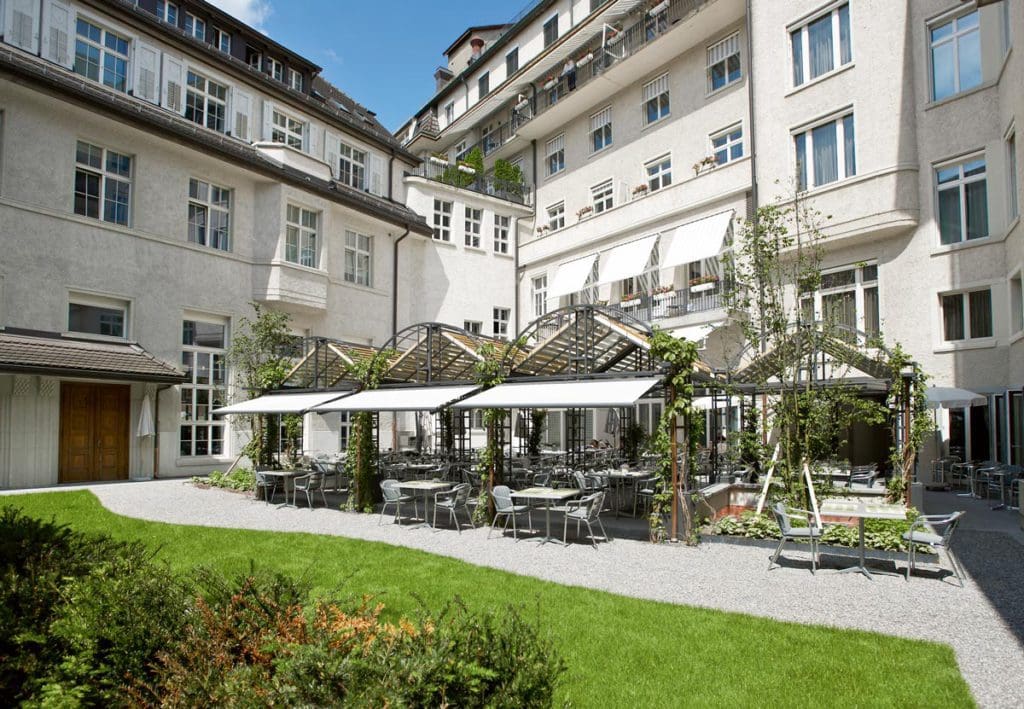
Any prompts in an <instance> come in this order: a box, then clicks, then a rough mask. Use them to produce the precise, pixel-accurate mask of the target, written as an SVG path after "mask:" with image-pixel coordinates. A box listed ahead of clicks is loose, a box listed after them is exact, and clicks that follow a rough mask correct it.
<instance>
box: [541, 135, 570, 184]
mask: <svg viewBox="0 0 1024 709" xmlns="http://www.w3.org/2000/svg"><path fill="white" fill-rule="evenodd" d="M544 169H545V170H546V171H547V174H548V177H550V176H551V175H556V174H558V173H559V172H561V171H562V170H564V169H565V134H564V133H563V134H562V135H559V136H555V137H554V138H552V139H551V140H549V141H548V142H547V143H546V144H545V146H544Z"/></svg>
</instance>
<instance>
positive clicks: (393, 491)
mask: <svg viewBox="0 0 1024 709" xmlns="http://www.w3.org/2000/svg"><path fill="white" fill-rule="evenodd" d="M398 485H399V483H398V481H397V480H382V481H381V483H380V490H381V492H382V493H383V494H384V505H383V506H382V507H381V508H380V519H378V520H377V526H378V527H379V526H380V525H382V524H384V513H385V512H387V509H388V505H394V506H395V521H396V522H397V521H399V520H400V519H402V503H403V502H411V503H412V512H413V514H414V515H416V516H419V513H420V508H419V504H418V503H417V502H416V498H415V497H413V496H412V495H403V494H402V491H401V490H400V489H399V487H398Z"/></svg>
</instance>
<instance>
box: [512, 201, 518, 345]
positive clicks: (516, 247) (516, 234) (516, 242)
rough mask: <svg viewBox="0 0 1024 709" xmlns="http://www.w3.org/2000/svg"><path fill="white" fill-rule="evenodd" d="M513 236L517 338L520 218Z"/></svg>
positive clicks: (516, 329)
mask: <svg viewBox="0 0 1024 709" xmlns="http://www.w3.org/2000/svg"><path fill="white" fill-rule="evenodd" d="M512 234H513V235H514V236H515V242H513V244H512V257H513V259H514V260H513V266H512V273H513V278H515V295H514V296H513V297H514V299H515V300H514V302H513V303H512V308H513V310H514V312H515V316H514V318H515V319H514V323H515V329H513V330H512V332H514V333H515V336H516V337H519V217H515V229H513V230H512Z"/></svg>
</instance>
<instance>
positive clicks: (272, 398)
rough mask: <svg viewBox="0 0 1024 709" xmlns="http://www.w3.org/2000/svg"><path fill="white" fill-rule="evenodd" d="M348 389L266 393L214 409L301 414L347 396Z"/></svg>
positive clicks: (217, 410)
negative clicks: (298, 392)
mask: <svg viewBox="0 0 1024 709" xmlns="http://www.w3.org/2000/svg"><path fill="white" fill-rule="evenodd" d="M350 393H351V392H347V391H314V392H308V391H307V392H303V393H301V394H264V395H263V396H257V397H256V398H255V399H249V400H248V401H242V402H239V403H237V404H232V405H231V406H224V407H221V408H219V409H214V411H213V413H215V414H300V413H302V412H303V411H308V410H310V409H312V408H313V407H314V406H318V405H320V404H325V403H327V402H328V401H333V400H334V399H337V398H340V397H342V396H346V395H348V394H350Z"/></svg>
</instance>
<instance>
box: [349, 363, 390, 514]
mask: <svg viewBox="0 0 1024 709" xmlns="http://www.w3.org/2000/svg"><path fill="white" fill-rule="evenodd" d="M394 354H395V352H394V350H381V351H380V352H377V354H375V355H373V356H364V357H357V358H356V359H355V360H353V362H352V364H350V365H348V368H347V369H348V373H349V374H350V375H352V377H353V378H354V379H355V380H356V381H358V382H359V383H360V384H361V385H362V388H363V390H364V391H365V390H368V389H376V388H378V387H379V386H380V384H381V382H382V381H383V379H384V375H385V374H386V373H387V371H388V367H389V365H390V362H391V359H392V357H393V356H394ZM377 454H378V451H377V446H376V445H375V443H374V440H373V414H372V413H371V412H369V411H359V412H357V413H356V414H355V415H354V416H353V418H352V435H351V437H350V438H349V442H348V455H347V456H346V458H345V470H346V472H347V473H348V474H349V476H350V477H351V478H352V487H353V490H352V494H351V495H349V496H348V502H347V503H346V504H347V507H348V509H353V510H364V511H370V510H372V509H373V505H374V503H376V502H377V501H378V496H379V492H380V491H379V488H378V487H377V485H376V477H377Z"/></svg>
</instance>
